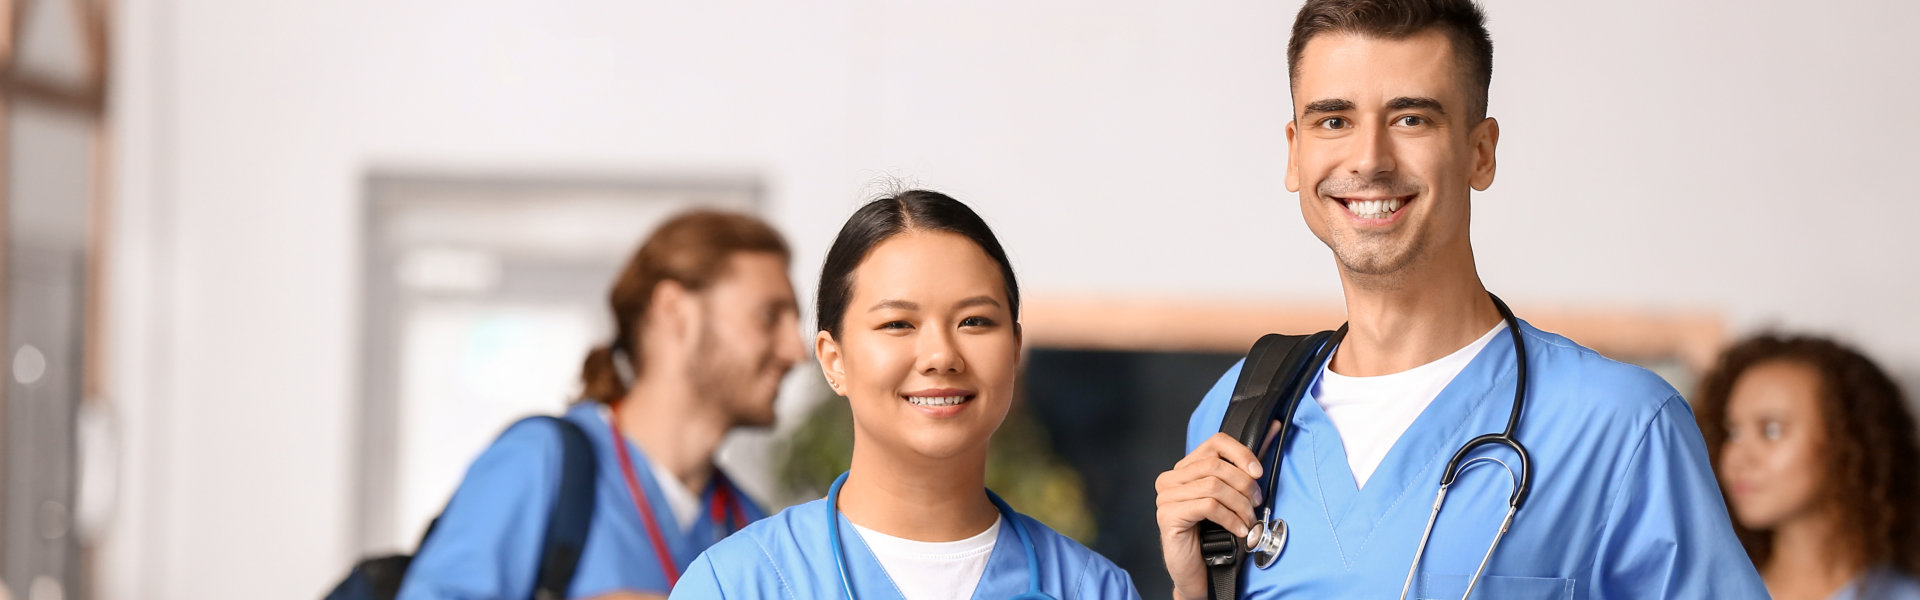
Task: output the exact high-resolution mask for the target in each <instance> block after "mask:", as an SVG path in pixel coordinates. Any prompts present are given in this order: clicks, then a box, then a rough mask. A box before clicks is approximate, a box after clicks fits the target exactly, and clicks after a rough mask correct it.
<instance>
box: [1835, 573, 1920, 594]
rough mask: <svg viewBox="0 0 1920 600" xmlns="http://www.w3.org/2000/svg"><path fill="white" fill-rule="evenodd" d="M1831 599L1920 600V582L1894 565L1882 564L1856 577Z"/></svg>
mask: <svg viewBox="0 0 1920 600" xmlns="http://www.w3.org/2000/svg"><path fill="white" fill-rule="evenodd" d="M1829 600H1920V582H1915V581H1914V580H1913V578H1912V577H1909V576H1908V575H1907V574H1905V573H1902V572H1900V571H1899V570H1896V569H1894V568H1893V567H1892V566H1889V565H1880V566H1878V567H1875V568H1872V569H1868V570H1867V572H1866V573H1863V574H1861V575H1860V576H1859V577H1856V578H1854V580H1853V581H1852V582H1850V583H1848V584H1847V586H1846V587H1843V588H1840V591H1838V592H1834V594H1833V596H1832V597H1831V598H1829Z"/></svg>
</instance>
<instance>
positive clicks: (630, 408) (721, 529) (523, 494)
mask: <svg viewBox="0 0 1920 600" xmlns="http://www.w3.org/2000/svg"><path fill="white" fill-rule="evenodd" d="M787 266H788V252H787V245H786V242H785V241H784V240H783V239H782V238H781V237H780V234H779V233H778V232H776V231H774V230H773V228H772V227H770V226H768V225H767V224H766V223H764V222H762V221H760V220H758V219H755V218H753V217H749V216H746V215H738V214H731V213H722V212H713V211H694V212H690V213H686V214H682V215H680V216H677V217H675V218H673V219H670V220H668V221H667V222H666V223H665V224H662V225H661V226H660V228H659V229H657V230H655V232H654V233H653V234H652V235H651V236H649V237H648V239H647V241H646V242H645V243H643V244H642V245H641V247H640V249H639V251H638V252H636V253H635V254H634V256H633V258H631V259H630V260H629V261H628V262H627V265H626V267H625V268H624V269H622V270H621V272H620V276H619V279H618V280H616V281H615V282H614V285H613V290H612V291H611V292H610V293H609V294H608V305H609V308H611V314H612V317H613V321H614V331H615V333H614V336H613V340H612V341H611V342H610V343H608V344H607V345H605V346H601V347H599V348H595V349H594V350H592V351H591V352H590V353H589V354H588V355H587V358H586V360H585V362H584V366H583V368H582V373H581V379H582V384H583V386H584V388H585V389H584V391H583V394H582V396H583V398H582V400H581V402H580V403H578V404H576V405H574V407H573V408H572V409H570V410H568V411H567V414H566V416H565V417H564V418H565V419H566V421H567V422H568V423H571V424H572V425H574V426H577V427H579V428H580V430H581V431H582V432H584V433H585V434H586V438H587V440H588V442H589V443H590V445H591V446H592V448H593V456H594V458H595V462H596V463H597V465H596V467H597V469H596V472H595V474H594V477H593V479H594V485H593V492H594V507H593V514H592V518H591V520H590V521H589V525H588V532H587V538H586V544H585V547H584V548H583V549H582V550H581V551H580V555H579V561H578V566H577V568H576V569H575V571H574V574H573V577H572V580H571V581H570V582H569V585H568V586H567V593H566V597H568V598H623V599H631V598H648V597H652V598H661V597H665V596H666V594H667V592H668V591H669V590H671V589H672V587H673V583H674V581H675V580H676V579H678V577H679V574H680V573H684V572H685V571H686V569H687V566H688V565H689V564H690V563H692V562H693V559H694V557H697V556H699V555H700V553H701V552H702V551H704V550H706V549H707V547H708V546H712V545H713V544H714V542H717V541H719V540H720V539H721V538H723V537H725V536H726V535H728V534H730V533H732V532H735V531H738V530H740V529H741V528H743V527H745V526H746V525H747V524H748V523H750V522H752V521H755V520H758V519H760V518H761V517H764V516H765V514H766V513H765V512H764V511H762V510H761V508H760V507H759V506H757V505H755V504H754V503H753V501H752V500H750V499H748V498H747V497H746V496H745V495H744V494H742V493H740V491H739V490H738V489H736V488H735V487H733V485H732V484H731V483H730V482H729V481H728V479H727V477H726V475H725V474H724V473H722V472H721V471H720V469H719V468H718V467H716V466H714V464H713V452H714V450H715V448H716V447H718V446H719V444H720V442H721V440H722V439H723V438H724V437H725V436H726V434H727V432H729V431H732V430H733V429H734V428H735V427H755V426H761V427H764V426H768V425H772V424H773V418H774V412H773V401H774V396H775V392H776V391H777V390H778V388H779V384H780V379H781V378H782V377H783V376H784V375H786V373H787V371H788V370H790V369H791V368H792V367H793V365H794V363H795V362H798V361H799V360H800V358H801V357H802V354H801V353H802V352H803V351H804V349H803V347H802V346H801V345H800V338H799V337H798V336H797V335H796V333H797V332H798V331H799V306H798V305H797V304H796V303H795V299H794V295H793V284H792V283H791V282H790V281H789V280H788V279H787ZM557 427H558V426H557V425H555V424H553V423H551V422H545V423H543V422H538V421H529V422H522V423H521V424H519V425H516V426H514V427H512V428H510V429H508V430H507V432H506V433H504V434H502V435H501V436H500V439H499V441H496V442H494V444H493V445H492V446H491V447H489V448H487V450H486V451H485V452H483V453H482V454H481V455H480V457H479V458H477V459H474V461H473V466H471V467H470V468H468V470H467V476H466V479H465V480H463V481H461V482H460V488H459V490H458V491H456V492H455V493H454V496H453V500H452V501H451V502H449V503H448V504H447V509H446V512H445V513H444V514H442V515H441V516H440V520H439V522H438V523H437V524H436V525H435V526H434V528H433V533H432V534H431V535H429V536H428V537H427V539H426V541H425V542H424V543H423V544H422V545H421V547H420V552H419V554H418V555H416V556H415V557H414V559H413V563H412V565H411V566H409V567H408V568H407V573H406V579H405V581H404V583H403V584H402V586H401V589H400V598H401V599H402V600H427V599H453V598H462V599H464V598H528V597H531V596H532V595H533V591H534V586H535V582H536V579H537V576H538V574H539V571H540V569H542V568H545V567H548V566H549V565H544V564H543V562H542V556H541V553H542V546H543V544H542V542H543V535H544V532H545V531H546V530H547V527H548V522H547V521H548V519H547V515H548V513H549V511H550V510H551V509H552V507H553V505H554V504H555V502H556V498H557V497H558V495H559V492H558V489H557V487H558V484H559V481H560V477H561V460H562V450H561V445H560V441H559V440H560V438H559V436H558V432H557V431H555V429H557Z"/></svg>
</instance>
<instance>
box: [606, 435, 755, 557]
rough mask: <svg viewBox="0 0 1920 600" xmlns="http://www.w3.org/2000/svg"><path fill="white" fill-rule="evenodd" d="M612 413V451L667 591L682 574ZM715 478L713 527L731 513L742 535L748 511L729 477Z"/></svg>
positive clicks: (718, 476)
mask: <svg viewBox="0 0 1920 600" xmlns="http://www.w3.org/2000/svg"><path fill="white" fill-rule="evenodd" d="M610 412H612V413H613V414H612V415H609V417H608V419H607V430H608V431H611V432H612V433H613V437H612V439H613V451H614V454H616V455H618V456H619V457H620V473H621V474H622V475H625V476H626V477H625V479H626V481H627V492H628V493H629V494H630V495H632V496H633V508H634V510H635V511H637V512H639V513H640V523H641V525H642V526H643V528H644V529H646V530H647V541H649V542H651V543H652V544H653V556H654V558H655V559H656V560H658V561H659V562H660V572H661V573H662V574H664V575H666V576H667V587H668V588H672V587H673V585H674V583H675V582H678V581H679V580H680V570H679V569H677V568H675V567H674V566H673V553H672V552H671V551H670V550H669V549H668V548H667V538H666V536H665V535H663V534H662V533H661V530H660V522H659V521H657V520H655V519H654V518H653V505H652V504H649V503H648V502H647V492H646V490H644V489H642V488H641V487H640V476H639V474H638V472H636V471H635V470H634V468H633V459H632V458H631V457H629V456H628V454H627V443H626V441H627V440H626V438H624V437H621V435H620V428H619V427H618V426H616V425H614V423H615V422H616V421H618V420H619V419H618V418H616V417H615V416H613V415H618V414H619V411H617V410H614V411H610ZM713 475H714V477H717V478H718V479H717V480H715V482H714V489H713V504H712V506H711V508H710V509H709V514H710V515H711V516H712V518H713V522H714V523H716V524H725V523H726V522H727V521H728V520H729V519H727V516H728V513H732V516H733V519H731V520H732V521H733V530H734V531H739V530H740V529H741V528H743V527H746V524H747V523H746V521H747V515H746V511H745V510H743V509H741V508H740V506H739V504H738V503H737V502H736V501H735V500H734V498H733V492H732V487H733V486H731V485H728V483H727V479H726V476H724V475H721V474H720V471H719V470H715V471H714V472H713ZM729 509H731V510H729Z"/></svg>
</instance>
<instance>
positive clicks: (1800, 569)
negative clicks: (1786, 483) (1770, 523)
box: [1761, 514, 1867, 600]
mask: <svg viewBox="0 0 1920 600" xmlns="http://www.w3.org/2000/svg"><path fill="white" fill-rule="evenodd" d="M1850 545H1851V544H1849V543H1848V541H1847V540H1845V539H1843V536H1840V535H1839V531H1838V527H1837V524H1836V521H1835V519H1834V518H1833V517H1832V516H1830V515H1826V514H1819V515H1808V516H1805V517H1800V518H1796V519H1792V520H1789V521H1787V522H1785V523H1782V524H1781V525H1780V526H1779V527H1776V528H1774V530H1773V554H1772V556H1769V557H1768V558H1767V564H1766V566H1765V568H1764V569H1762V572H1761V577H1762V578H1763V579H1765V580H1766V583H1767V591H1768V592H1770V593H1772V594H1773V597H1774V598H1776V599H1778V600H1794V599H1800V598H1804V599H1808V600H1823V599H1825V598H1828V597H1831V596H1833V594H1834V592H1838V591H1840V588H1842V587H1846V585H1847V584H1848V583H1850V582H1852V581H1853V580H1854V579H1855V578H1857V577H1859V576H1860V574H1861V573H1864V572H1866V569H1867V565H1865V564H1863V561H1862V559H1861V557H1860V556H1859V552H1858V551H1847V547H1848V546H1850Z"/></svg>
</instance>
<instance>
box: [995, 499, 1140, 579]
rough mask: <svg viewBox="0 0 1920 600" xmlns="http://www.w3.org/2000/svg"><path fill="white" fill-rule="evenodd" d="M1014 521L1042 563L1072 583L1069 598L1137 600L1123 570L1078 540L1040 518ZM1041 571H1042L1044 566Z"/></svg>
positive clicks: (1017, 516)
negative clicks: (1017, 522)
mask: <svg viewBox="0 0 1920 600" xmlns="http://www.w3.org/2000/svg"><path fill="white" fill-rule="evenodd" d="M1013 518H1015V519H1018V520H1019V524H1020V526H1021V528H1023V529H1026V531H1027V535H1028V537H1030V538H1032V540H1033V546H1034V551H1035V553H1037V554H1039V555H1040V559H1041V560H1042V561H1043V562H1051V563H1054V564H1055V565H1056V568H1058V569H1059V570H1060V573H1061V575H1063V576H1064V577H1063V579H1064V580H1065V581H1070V582H1073V583H1072V585H1070V586H1068V595H1067V596H1066V597H1070V598H1138V597H1140V594H1139V592H1137V591H1135V590H1134V587H1133V579H1132V577H1131V576H1130V575H1128V574H1127V571H1126V569H1122V568H1120V566H1119V565H1116V564H1113V561H1111V560H1108V559H1107V557H1105V556H1102V555H1101V554H1100V553H1099V552H1094V551H1093V549H1092V548H1088V547H1086V545H1085V544H1081V543H1080V542H1079V541H1078V540H1075V539H1073V538H1070V537H1067V536H1066V535H1064V534H1061V533H1060V532H1058V531H1054V530H1053V528H1052V527H1048V526H1047V524H1046V523H1042V522H1040V520H1039V519H1035V518H1033V517H1030V516H1027V515H1025V514H1021V513H1019V512H1015V513H1014V514H1013ZM1042 570H1045V568H1044V567H1043V568H1042Z"/></svg>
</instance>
